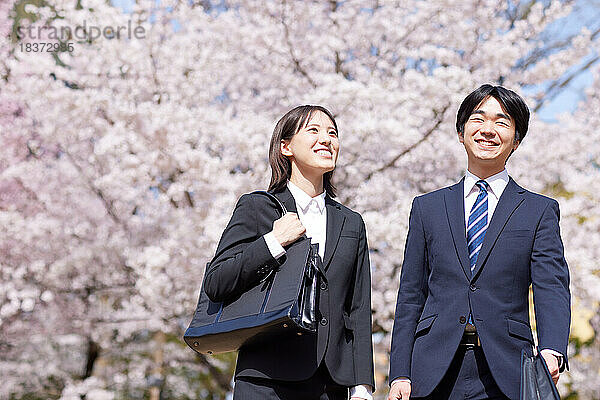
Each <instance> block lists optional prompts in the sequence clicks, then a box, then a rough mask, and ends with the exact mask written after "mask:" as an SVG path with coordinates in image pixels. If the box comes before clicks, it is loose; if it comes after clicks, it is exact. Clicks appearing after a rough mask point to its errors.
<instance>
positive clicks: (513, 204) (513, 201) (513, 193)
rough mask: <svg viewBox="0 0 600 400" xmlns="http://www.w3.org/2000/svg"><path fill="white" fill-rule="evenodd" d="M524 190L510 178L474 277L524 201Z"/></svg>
mask: <svg viewBox="0 0 600 400" xmlns="http://www.w3.org/2000/svg"><path fill="white" fill-rule="evenodd" d="M524 192H525V189H523V188H522V187H520V186H519V185H517V184H516V182H515V181H514V180H513V179H512V178H509V181H508V184H507V185H506V188H505V189H504V191H503V192H502V195H501V196H500V198H499V199H498V204H497V205H496V209H495V210H494V215H492V219H491V220H490V224H489V225H488V228H487V230H486V232H485V237H484V238H483V244H482V246H481V250H480V251H479V255H478V256H477V263H476V264H475V270H474V271H473V279H475V278H476V277H477V275H478V273H479V272H480V271H481V267H482V266H483V264H484V263H485V261H486V259H487V257H488V255H489V254H490V251H491V250H492V247H494V244H495V243H496V240H497V239H498V236H499V235H500V233H501V232H502V229H504V226H505V225H506V223H507V222H508V219H509V218H510V216H511V215H512V213H513V212H514V211H515V210H516V209H517V207H518V206H519V205H520V204H521V203H522V202H523V200H524V198H523V196H522V194H523V193H524ZM473 279H472V280H473Z"/></svg>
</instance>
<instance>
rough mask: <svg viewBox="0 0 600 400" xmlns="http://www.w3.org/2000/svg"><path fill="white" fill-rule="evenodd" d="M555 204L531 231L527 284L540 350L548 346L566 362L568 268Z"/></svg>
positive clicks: (569, 306) (549, 207)
mask: <svg viewBox="0 0 600 400" xmlns="http://www.w3.org/2000/svg"><path fill="white" fill-rule="evenodd" d="M559 218H560V212H559V207H558V203H557V202H556V201H555V200H552V201H551V202H550V204H548V206H547V207H546V209H545V210H544V212H543V214H542V217H541V219H540V221H539V224H538V227H537V229H536V232H535V240H534V242H533V249H532V252H531V284H532V288H533V304H534V307H535V318H536V325H537V333H538V339H539V348H540V349H552V350H556V351H558V352H559V353H561V354H563V356H564V360H565V365H567V366H568V361H567V345H568V340H569V326H570V321H571V294H570V292H569V269H568V266H567V262H566V260H565V257H564V250H563V244H562V240H561V238H560V227H559V224H558V222H559Z"/></svg>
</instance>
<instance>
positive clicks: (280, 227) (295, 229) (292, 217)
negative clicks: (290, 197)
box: [273, 212, 306, 246]
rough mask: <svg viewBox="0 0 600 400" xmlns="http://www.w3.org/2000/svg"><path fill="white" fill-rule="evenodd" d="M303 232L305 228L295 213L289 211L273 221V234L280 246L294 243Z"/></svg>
mask: <svg viewBox="0 0 600 400" xmlns="http://www.w3.org/2000/svg"><path fill="white" fill-rule="evenodd" d="M304 232H306V228H304V225H302V222H300V219H299V218H298V214H296V213H292V212H289V213H287V214H285V215H284V216H283V217H281V218H279V219H278V220H276V221H275V222H273V236H275V239H277V241H278V242H279V243H280V244H281V245H282V246H287V245H288V244H291V243H294V242H295V241H296V240H298V238H299V237H300V236H302V235H303V234H304Z"/></svg>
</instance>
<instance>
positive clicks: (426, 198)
mask: <svg viewBox="0 0 600 400" xmlns="http://www.w3.org/2000/svg"><path fill="white" fill-rule="evenodd" d="M461 190H462V180H461V181H460V182H458V183H455V184H453V185H450V186H445V187H443V188H439V189H436V190H433V191H431V192H427V193H424V194H421V195H418V196H416V197H415V201H418V202H425V203H429V202H436V201H443V200H444V197H445V196H446V195H447V194H449V193H453V192H454V191H458V192H457V193H458V194H459V195H462V191H461Z"/></svg>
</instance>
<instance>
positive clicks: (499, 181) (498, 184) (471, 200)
mask: <svg viewBox="0 0 600 400" xmlns="http://www.w3.org/2000/svg"><path fill="white" fill-rule="evenodd" d="M480 180H481V179H480V178H478V177H477V176H475V175H473V174H472V173H471V172H469V171H468V170H467V174H466V175H465V183H464V185H463V188H464V192H465V226H467V224H468V221H469V214H471V208H473V204H475V200H476V199H477V196H478V195H479V187H478V186H477V185H476V183H477V182H478V181H480ZM484 181H486V183H487V184H488V191H487V192H488V217H487V220H488V226H489V224H490V220H491V219H492V215H494V211H495V210H496V206H497V205H498V199H500V196H502V192H504V189H505V188H506V185H508V172H507V171H506V169H503V170H502V172H498V173H497V174H496V175H492V176H490V177H489V178H486V179H484Z"/></svg>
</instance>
